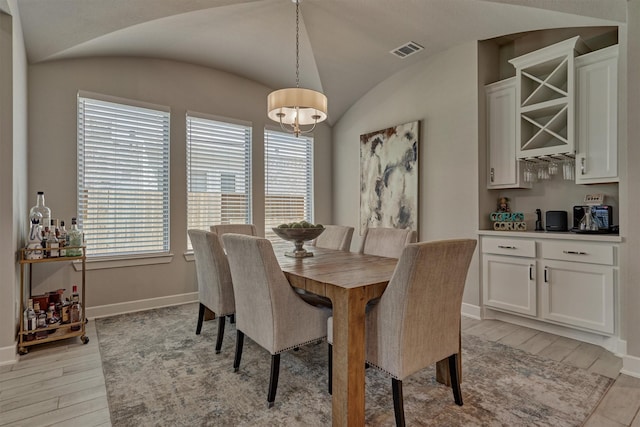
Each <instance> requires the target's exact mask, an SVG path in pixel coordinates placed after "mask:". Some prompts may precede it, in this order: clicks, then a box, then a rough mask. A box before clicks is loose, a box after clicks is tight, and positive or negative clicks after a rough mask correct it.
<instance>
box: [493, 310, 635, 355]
mask: <svg viewBox="0 0 640 427" xmlns="http://www.w3.org/2000/svg"><path fill="white" fill-rule="evenodd" d="M483 318H484V319H496V320H501V321H503V322H508V323H513V324H516V325H520V326H526V327H528V328H531V329H536V330H538V331H543V332H548V333H551V334H554V335H560V336H561V337H566V338H571V339H574V340H578V341H582V342H587V343H590V344H595V345H599V346H600V347H602V348H604V349H606V350H609V351H610V352H612V353H614V354H615V355H616V356H619V357H623V356H624V355H625V354H626V352H627V343H626V341H624V340H621V339H620V337H617V336H608V335H601V334H598V333H595V332H588V331H582V330H579V329H575V328H571V327H566V326H562V325H556V324H554V323H549V322H542V321H539V320H537V319H530V318H527V317H524V316H519V315H513V314H510V313H506V312H502V311H499V310H491V309H489V308H487V307H485V310H484V316H483Z"/></svg>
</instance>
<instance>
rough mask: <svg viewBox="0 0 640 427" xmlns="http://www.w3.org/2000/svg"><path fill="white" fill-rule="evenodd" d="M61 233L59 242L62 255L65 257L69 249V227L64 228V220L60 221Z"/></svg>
mask: <svg viewBox="0 0 640 427" xmlns="http://www.w3.org/2000/svg"><path fill="white" fill-rule="evenodd" d="M59 230H60V233H59V236H58V243H59V244H60V256H61V257H64V256H67V250H66V249H65V247H66V246H68V245H67V238H68V236H67V229H66V228H64V221H60V227H59Z"/></svg>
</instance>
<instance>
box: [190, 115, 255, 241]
mask: <svg viewBox="0 0 640 427" xmlns="http://www.w3.org/2000/svg"><path fill="white" fill-rule="evenodd" d="M190 119H195V120H196V122H197V121H200V124H201V125H203V124H206V122H211V124H218V125H220V129H216V131H218V132H221V134H222V133H223V132H225V129H224V127H228V128H229V130H230V131H231V132H233V131H236V132H245V137H244V140H243V142H242V143H243V147H242V150H244V152H243V154H244V156H243V159H244V165H243V166H242V170H243V171H244V174H245V175H244V177H243V178H242V179H241V183H240V186H241V187H244V189H245V192H244V195H245V197H246V204H245V209H246V210H245V211H244V220H243V221H244V222H243V223H246V224H250V223H252V221H253V182H252V179H253V173H252V163H253V158H252V157H253V156H252V154H253V153H252V152H253V147H252V143H253V126H252V123H251V122H248V121H244V120H237V119H231V118H228V117H221V116H215V115H211V114H206V113H200V112H195V111H187V112H186V114H185V156H186V159H185V169H186V184H187V188H186V190H187V210H186V219H187V231H188V230H189V229H191V228H196V229H201V230H204V231H209V226H211V225H215V224H228V223H239V222H233V220H231V221H232V222H225V221H224V220H223V219H222V217H223V216H224V212H223V210H222V209H221V210H220V211H219V212H217V213H218V214H219V216H220V221H217V222H216V223H215V224H214V223H210V224H209V225H208V226H203V227H198V226H196V227H194V226H192V225H190V221H191V220H190V194H191V193H192V192H193V191H192V187H191V186H192V184H193V182H192V181H193V180H192V175H191V174H192V166H191V155H192V154H191V153H192V151H193V150H192V145H191V144H192V142H191V141H192V137H191V123H190ZM234 128H235V129H234ZM216 136H217V137H218V138H219V137H220V136H222V135H220V136H218V135H216ZM217 143H218V144H219V142H217ZM214 148H215V146H214ZM225 156H226V157H233V153H229V152H227V153H225ZM211 158H212V157H210V159H211ZM224 160H225V158H224V157H222V156H221V157H219V158H215V159H214V160H213V161H212V162H211V166H212V167H214V166H215V163H216V162H224ZM236 166H237V165H236ZM227 172H228V171H227ZM224 174H225V171H221V172H220V180H219V184H220V193H219V194H220V196H221V198H222V196H223V194H224V193H223V191H222V190H223V187H225V185H228V182H225V179H224V176H223V175H224ZM234 178H235V179H234V188H235V182H236V179H237V174H236V175H234ZM205 181H206V180H205ZM242 181H243V182H242ZM214 182H215V180H214ZM200 185H202V184H200ZM205 185H207V186H209V184H206V183H205ZM211 193H213V194H215V192H211ZM220 207H221V208H222V201H221V206H220ZM185 234H187V233H185ZM192 251H193V248H192V246H191V241H190V239H189V236H188V235H187V253H189V252H192Z"/></svg>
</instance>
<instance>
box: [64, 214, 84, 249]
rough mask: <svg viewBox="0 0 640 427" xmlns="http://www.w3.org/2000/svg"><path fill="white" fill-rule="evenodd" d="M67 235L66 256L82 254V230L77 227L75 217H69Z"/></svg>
mask: <svg viewBox="0 0 640 427" xmlns="http://www.w3.org/2000/svg"><path fill="white" fill-rule="evenodd" d="M67 235H68V236H69V249H67V256H82V249H80V248H79V246H82V231H80V230H79V229H78V222H77V220H76V217H73V218H71V230H69V231H68V232H67Z"/></svg>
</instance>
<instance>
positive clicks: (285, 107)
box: [267, 0, 327, 137]
mask: <svg viewBox="0 0 640 427" xmlns="http://www.w3.org/2000/svg"><path fill="white" fill-rule="evenodd" d="M292 1H293V2H294V3H295V4H296V87H295V88H286V89H280V90H276V91H273V92H271V93H270V94H269V96H268V97H267V111H268V116H269V118H270V119H271V120H273V121H276V122H279V123H280V127H281V128H282V129H283V130H284V131H286V132H289V133H293V134H295V136H296V137H297V136H300V134H304V133H308V132H311V131H312V130H313V129H314V128H315V127H316V124H318V123H320V122H322V121H323V120H325V119H326V118H327V97H326V96H325V95H324V94H322V93H320V92H316V91H315V90H311V89H303V88H301V87H300V0H292ZM302 126H310V127H308V128H306V129H303V128H302Z"/></svg>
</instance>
